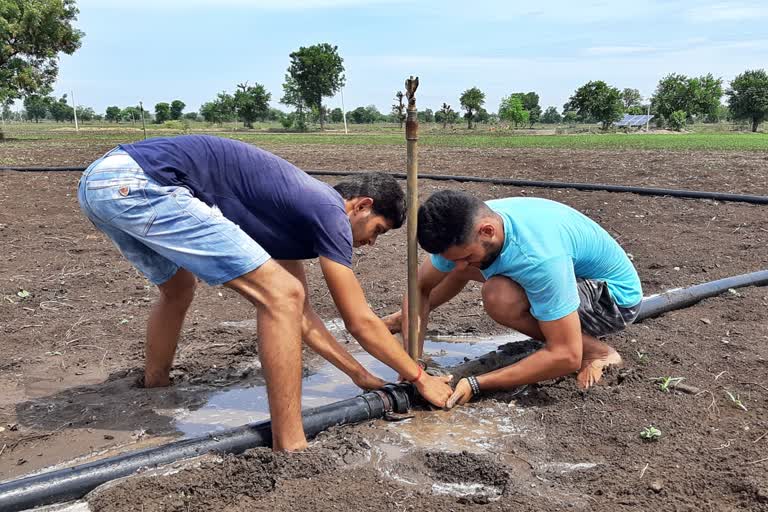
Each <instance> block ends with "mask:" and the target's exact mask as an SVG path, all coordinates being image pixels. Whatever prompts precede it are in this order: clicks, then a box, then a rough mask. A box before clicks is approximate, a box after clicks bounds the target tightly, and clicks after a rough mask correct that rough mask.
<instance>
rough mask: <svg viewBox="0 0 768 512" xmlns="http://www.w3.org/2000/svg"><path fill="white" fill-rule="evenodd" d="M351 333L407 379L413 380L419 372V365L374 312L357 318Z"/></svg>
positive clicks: (372, 352) (363, 345) (377, 357)
mask: <svg viewBox="0 0 768 512" xmlns="http://www.w3.org/2000/svg"><path fill="white" fill-rule="evenodd" d="M352 325H353V326H354V327H352V328H351V329H350V333H351V334H352V335H353V336H354V337H355V339H357V341H358V342H359V343H360V345H362V347H363V348H364V349H365V350H366V352H368V353H369V354H371V355H372V356H373V357H375V358H376V359H378V360H379V361H381V362H382V363H384V364H386V365H387V366H389V367H390V368H392V369H393V370H395V371H396V372H398V374H400V376H401V377H402V378H404V379H406V380H413V379H415V378H416V377H417V376H418V374H419V367H418V365H417V364H416V362H415V361H413V360H412V359H411V358H410V357H409V356H408V353H407V352H406V351H405V350H403V349H402V347H401V346H400V344H399V343H398V341H397V339H396V338H395V337H394V336H392V334H391V333H390V332H389V329H387V326H386V325H384V322H383V321H382V320H381V319H380V318H379V317H377V316H376V315H374V314H373V313H372V312H371V314H370V315H367V316H366V317H365V318H362V319H358V320H356V321H355V322H354V323H353V324H352Z"/></svg>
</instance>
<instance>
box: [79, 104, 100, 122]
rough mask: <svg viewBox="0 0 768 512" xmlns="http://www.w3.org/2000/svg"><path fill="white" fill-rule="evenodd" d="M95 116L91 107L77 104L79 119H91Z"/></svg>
mask: <svg viewBox="0 0 768 512" xmlns="http://www.w3.org/2000/svg"><path fill="white" fill-rule="evenodd" d="M95 117H96V112H94V111H93V109H92V108H91V107H84V106H82V105H78V106H77V118H78V119H79V120H80V121H93V119H94V118H95Z"/></svg>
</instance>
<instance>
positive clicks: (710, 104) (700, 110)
mask: <svg viewBox="0 0 768 512" xmlns="http://www.w3.org/2000/svg"><path fill="white" fill-rule="evenodd" d="M722 83H723V81H722V79H720V78H715V77H713V76H712V74H708V75H704V76H700V77H698V78H688V77H687V76H685V75H678V74H676V73H672V74H670V75H667V76H665V77H664V78H662V79H661V80H659V84H658V85H657V86H656V91H655V92H654V94H653V98H651V108H652V110H653V112H654V113H656V114H658V115H660V116H661V117H662V118H663V119H665V120H669V119H670V117H671V115H672V113H673V112H676V111H684V112H686V113H687V114H688V116H693V117H696V116H707V115H710V114H712V113H714V112H715V111H716V110H717V107H718V106H719V105H720V98H721V97H722V96H723V87H722Z"/></svg>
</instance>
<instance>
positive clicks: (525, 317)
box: [388, 190, 642, 406]
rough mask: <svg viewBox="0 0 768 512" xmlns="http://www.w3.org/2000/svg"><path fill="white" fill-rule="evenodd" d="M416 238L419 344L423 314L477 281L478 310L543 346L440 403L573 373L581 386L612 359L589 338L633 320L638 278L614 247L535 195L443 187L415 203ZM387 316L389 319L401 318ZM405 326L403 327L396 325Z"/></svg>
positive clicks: (572, 213) (578, 218) (600, 232)
mask: <svg viewBox="0 0 768 512" xmlns="http://www.w3.org/2000/svg"><path fill="white" fill-rule="evenodd" d="M418 220H419V227H418V238H419V244H420V245H421V247H422V248H423V249H424V250H425V251H427V252H429V253H430V254H431V257H430V258H428V259H427V260H426V261H424V262H423V263H422V265H421V268H420V270H419V289H420V292H421V299H422V300H421V305H422V306H421V322H420V325H421V329H420V332H421V335H420V337H419V338H420V339H419V340H418V343H419V347H420V350H419V352H421V347H423V342H424V334H423V333H424V332H425V331H426V323H427V316H428V315H429V311H430V310H432V309H435V308H436V307H437V306H439V305H440V304H443V303H445V302H446V301H448V300H450V299H451V298H452V297H454V296H456V294H458V293H459V292H460V291H461V290H462V289H463V288H464V286H465V285H466V284H467V282H468V281H470V280H473V281H480V282H482V283H484V284H483V289H482V295H483V306H484V308H485V310H486V311H487V312H488V314H489V315H490V316H491V318H493V319H494V320H495V321H497V322H498V323H500V324H502V325H505V326H507V327H511V328H513V329H515V330H517V331H519V332H521V333H524V334H527V335H528V336H531V337H532V338H534V339H538V340H541V341H544V342H545V346H544V348H542V349H541V350H539V351H538V352H536V353H534V354H532V355H530V356H529V357H527V358H525V359H523V360H521V361H520V362H518V363H516V364H513V365H511V366H508V367H506V368H502V369H500V370H496V371H494V372H490V373H487V374H485V375H481V376H477V377H470V378H469V379H462V380H461V381H459V383H458V385H457V387H456V391H455V392H454V394H453V396H452V397H451V400H450V401H449V406H453V405H455V404H456V403H459V404H463V403H465V402H466V401H467V400H469V399H470V398H471V397H472V396H473V395H474V394H476V393H478V392H480V391H481V390H496V389H505V388H510V387H513V386H519V385H522V384H530V383H533V382H538V381H542V380H547V379H553V378H556V377H560V376H563V375H567V374H568V373H571V372H578V374H577V382H578V384H579V385H580V386H581V387H582V388H584V389H586V388H589V387H590V386H591V385H592V384H594V383H595V382H597V381H598V380H599V379H600V378H601V376H602V372H603V368H604V367H605V366H607V365H611V364H619V363H621V357H620V356H619V354H618V353H617V352H616V351H615V350H614V349H613V348H611V347H609V346H608V345H606V344H605V343H603V342H601V341H598V340H597V337H598V336H605V335H607V334H611V333H614V332H617V331H620V330H622V329H624V328H625V327H626V326H627V325H628V324H630V323H632V322H633V321H634V320H635V318H636V317H637V313H638V311H639V306H640V301H641V300H642V289H641V287H640V279H639V278H638V276H637V272H636V271H635V268H634V267H633V266H632V263H631V262H630V260H629V258H628V257H627V255H626V253H625V252H624V250H623V249H622V248H621V246H619V244H618V243H617V242H616V241H615V240H614V239H613V238H612V237H611V236H610V235H609V234H608V233H607V232H606V231H605V230H604V229H603V228H601V227H600V226H599V225H598V224H597V223H596V222H594V221H593V220H591V219H589V218H588V217H586V216H585V215H583V214H581V213H579V212H577V211H576V210H574V209H573V208H570V207H568V206H566V205H563V204H560V203H557V202H554V201H549V200H546V199H539V198H509V199H497V200H493V201H488V202H486V203H484V202H482V201H480V200H479V199H477V198H475V197H473V196H471V195H469V194H466V193H463V192H456V191H450V190H444V191H441V192H437V193H436V194H434V195H432V197H430V198H429V200H427V201H426V203H424V204H423V205H422V206H421V208H419V219H418ZM402 311H403V312H406V314H403V315H399V314H396V315H393V316H391V317H390V318H389V319H388V324H389V325H390V327H391V326H392V323H393V322H396V321H397V320H401V322H402V325H403V326H404V325H406V322H407V318H406V316H407V311H408V308H407V305H404V307H403V309H402ZM403 332H405V330H404V331H403Z"/></svg>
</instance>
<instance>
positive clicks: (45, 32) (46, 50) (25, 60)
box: [0, 0, 83, 104]
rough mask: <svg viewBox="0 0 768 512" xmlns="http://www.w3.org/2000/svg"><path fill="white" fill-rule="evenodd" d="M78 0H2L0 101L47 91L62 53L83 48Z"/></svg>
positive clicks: (56, 73)
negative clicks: (76, 25)
mask: <svg viewBox="0 0 768 512" xmlns="http://www.w3.org/2000/svg"><path fill="white" fill-rule="evenodd" d="M77 14H78V10H77V7H76V6H75V1H74V0H0V104H5V103H7V102H9V101H13V100H16V99H19V98H21V97H23V96H27V95H31V94H47V93H48V92H50V88H51V85H52V84H53V82H54V81H55V80H56V76H57V75H58V72H59V59H58V55H59V53H66V54H70V55H71V54H72V53H74V52H75V50H77V49H78V48H80V40H81V39H82V37H83V33H82V32H81V31H79V30H77V29H76V28H74V27H73V26H72V23H73V22H74V21H76V20H77Z"/></svg>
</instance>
